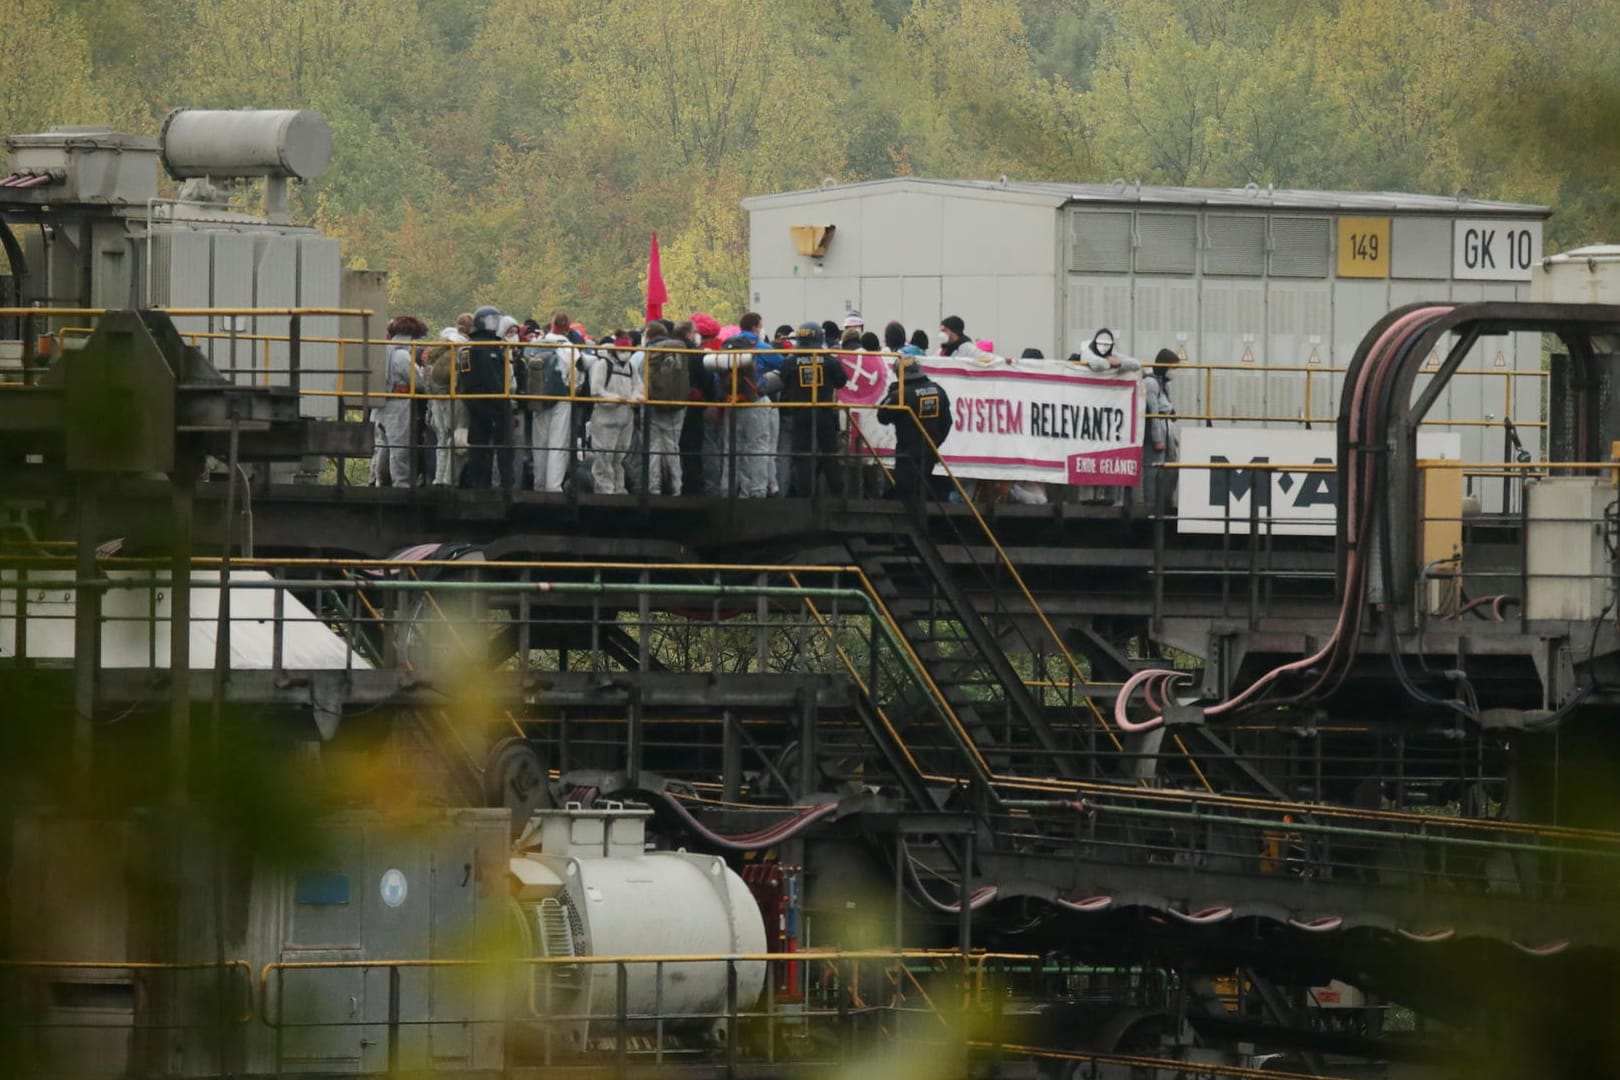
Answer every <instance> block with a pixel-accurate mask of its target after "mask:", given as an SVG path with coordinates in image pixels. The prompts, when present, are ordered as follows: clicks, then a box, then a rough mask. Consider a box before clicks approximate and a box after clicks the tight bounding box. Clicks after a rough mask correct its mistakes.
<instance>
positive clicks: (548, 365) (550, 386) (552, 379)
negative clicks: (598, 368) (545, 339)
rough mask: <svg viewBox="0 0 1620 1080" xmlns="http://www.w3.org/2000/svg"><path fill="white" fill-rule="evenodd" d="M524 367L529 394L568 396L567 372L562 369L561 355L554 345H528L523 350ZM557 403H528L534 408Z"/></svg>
mask: <svg viewBox="0 0 1620 1080" xmlns="http://www.w3.org/2000/svg"><path fill="white" fill-rule="evenodd" d="M524 352H525V353H527V355H526V356H525V357H524V367H525V368H526V369H527V372H528V376H529V381H528V389H529V393H531V394H543V395H544V396H546V397H547V398H552V399H556V398H566V397H567V396H568V391H569V385H568V373H567V372H566V371H564V370H563V369H564V368H565V367H566V366H567V365H565V364H564V363H563V360H562V356H561V355H560V354H559V353H558V352H557V350H556V348H555V347H551V346H540V347H539V348H536V347H534V346H530V347H529V348H528V349H525V350H524ZM555 404H557V402H556V401H555V400H551V401H531V402H529V405H530V407H531V408H535V409H549V408H551V407H552V406H553V405H555Z"/></svg>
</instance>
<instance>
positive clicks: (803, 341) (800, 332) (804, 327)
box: [793, 322, 824, 349]
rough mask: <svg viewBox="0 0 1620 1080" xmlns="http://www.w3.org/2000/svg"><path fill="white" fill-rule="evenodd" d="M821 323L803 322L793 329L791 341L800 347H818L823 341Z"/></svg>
mask: <svg viewBox="0 0 1620 1080" xmlns="http://www.w3.org/2000/svg"><path fill="white" fill-rule="evenodd" d="M823 340H824V339H823V337H822V330H821V324H820V323H817V322H804V323H800V324H799V328H798V329H797V330H795V331H793V343H794V344H795V345H797V346H798V347H799V348H801V349H819V348H821V346H822V342H823Z"/></svg>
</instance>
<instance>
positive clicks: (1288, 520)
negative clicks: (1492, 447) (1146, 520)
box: [1176, 428, 1462, 536]
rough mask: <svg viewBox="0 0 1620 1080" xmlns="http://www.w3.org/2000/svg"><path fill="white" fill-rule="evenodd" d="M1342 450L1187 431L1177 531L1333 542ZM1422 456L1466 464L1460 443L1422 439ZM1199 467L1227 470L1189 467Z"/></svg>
mask: <svg viewBox="0 0 1620 1080" xmlns="http://www.w3.org/2000/svg"><path fill="white" fill-rule="evenodd" d="M1337 451H1338V436H1337V435H1336V434H1335V433H1334V432H1332V431H1281V430H1264V429H1255V428H1188V429H1186V430H1185V431H1183V432H1182V435H1181V464H1182V465H1183V466H1184V467H1187V468H1184V470H1183V473H1182V476H1181V483H1180V484H1179V485H1178V486H1177V489H1176V514H1177V520H1176V531H1177V532H1181V533H1214V534H1220V533H1230V534H1231V535H1234V536H1247V535H1248V534H1249V525H1250V522H1251V521H1253V522H1256V523H1258V527H1259V529H1260V531H1262V532H1265V533H1270V534H1272V535H1276V536H1332V535H1333V533H1334V530H1335V528H1336V527H1337V514H1338V506H1337V503H1338V494H1339V478H1338V475H1337V473H1335V472H1334V471H1333V465H1334V460H1335V454H1336V453H1337ZM1418 456H1419V457H1423V458H1431V459H1435V460H1448V461H1460V460H1461V459H1462V436H1461V435H1459V434H1457V433H1455V432H1422V433H1420V434H1419V435H1418ZM1201 463H1208V464H1210V465H1217V466H1221V467H1220V468H1212V469H1208V470H1203V469H1197V468H1191V467H1190V466H1195V465H1198V464H1201ZM1231 466H1239V467H1237V468H1233V467H1231ZM1290 466H1292V467H1290Z"/></svg>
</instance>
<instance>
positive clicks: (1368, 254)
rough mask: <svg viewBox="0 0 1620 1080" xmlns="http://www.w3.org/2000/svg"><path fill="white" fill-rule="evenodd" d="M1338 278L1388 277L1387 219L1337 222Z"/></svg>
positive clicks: (1350, 218)
mask: <svg viewBox="0 0 1620 1080" xmlns="http://www.w3.org/2000/svg"><path fill="white" fill-rule="evenodd" d="M1339 276H1340V277H1352V278H1387V277H1389V218H1359V217H1342V218H1340V219H1339Z"/></svg>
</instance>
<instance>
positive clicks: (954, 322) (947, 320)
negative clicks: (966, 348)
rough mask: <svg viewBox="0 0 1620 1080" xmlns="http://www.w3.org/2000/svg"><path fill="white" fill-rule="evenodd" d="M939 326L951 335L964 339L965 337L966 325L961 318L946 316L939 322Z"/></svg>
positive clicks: (958, 316)
mask: <svg viewBox="0 0 1620 1080" xmlns="http://www.w3.org/2000/svg"><path fill="white" fill-rule="evenodd" d="M939 325H941V326H943V327H944V328H945V329H947V330H949V331H950V332H951V333H953V334H956V335H957V336H958V337H965V336H966V335H967V324H966V323H964V322H963V321H962V316H960V315H947V316H945V317H944V318H943V319H941V320H939Z"/></svg>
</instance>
